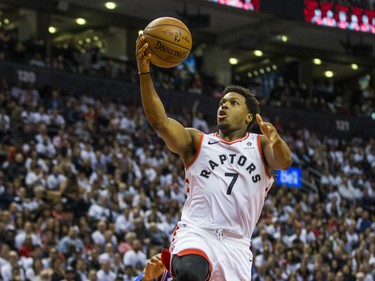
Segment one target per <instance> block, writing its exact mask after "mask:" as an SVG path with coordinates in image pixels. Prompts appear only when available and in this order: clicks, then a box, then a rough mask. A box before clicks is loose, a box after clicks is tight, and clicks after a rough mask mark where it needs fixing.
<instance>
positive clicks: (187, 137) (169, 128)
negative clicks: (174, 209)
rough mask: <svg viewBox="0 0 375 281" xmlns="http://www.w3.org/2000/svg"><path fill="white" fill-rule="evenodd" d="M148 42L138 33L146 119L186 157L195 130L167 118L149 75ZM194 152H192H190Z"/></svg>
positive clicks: (138, 58)
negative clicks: (146, 52)
mask: <svg viewBox="0 0 375 281" xmlns="http://www.w3.org/2000/svg"><path fill="white" fill-rule="evenodd" d="M147 48H148V44H147V43H145V38H144V36H142V35H140V36H138V38H137V41H136V59H137V66H138V73H139V78H140V88H141V99H142V105H143V110H144V112H145V115H146V118H147V121H148V122H149V123H150V125H151V126H152V127H153V128H154V129H155V130H156V131H157V132H158V134H159V135H160V137H161V138H163V140H164V142H165V143H166V145H167V147H168V148H169V149H170V150H171V151H173V152H175V153H177V154H179V155H180V156H181V157H183V159H186V154H188V152H190V151H189V150H191V149H192V148H195V147H196V145H195V143H196V142H197V141H196V139H197V137H196V135H197V134H198V132H197V131H195V130H191V129H185V128H184V127H183V126H182V125H181V124H180V123H179V122H177V121H176V120H174V119H172V118H168V116H167V114H166V112H165V109H164V105H163V103H162V102H161V100H160V98H159V96H158V94H157V92H156V90H155V87H154V84H153V82H152V78H151V75H150V58H151V54H147V55H146V54H145V51H146V49H147ZM192 153H194V152H192Z"/></svg>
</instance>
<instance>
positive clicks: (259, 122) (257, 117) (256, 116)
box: [255, 113, 263, 125]
mask: <svg viewBox="0 0 375 281" xmlns="http://www.w3.org/2000/svg"><path fill="white" fill-rule="evenodd" d="M255 118H256V119H257V122H258V124H259V125H261V123H263V119H262V117H260V114H259V113H257V114H256V115H255Z"/></svg>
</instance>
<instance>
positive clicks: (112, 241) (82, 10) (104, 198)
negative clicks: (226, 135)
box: [0, 0, 375, 281]
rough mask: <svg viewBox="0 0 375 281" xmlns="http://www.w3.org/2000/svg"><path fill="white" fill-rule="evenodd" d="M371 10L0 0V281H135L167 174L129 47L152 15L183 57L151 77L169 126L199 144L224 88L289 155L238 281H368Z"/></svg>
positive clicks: (180, 175) (173, 185)
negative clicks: (165, 25) (246, 97)
mask: <svg viewBox="0 0 375 281" xmlns="http://www.w3.org/2000/svg"><path fill="white" fill-rule="evenodd" d="M374 9H375V2H374V1H373V0H343V1H333V0H332V1H318V0H316V1H315V0H305V1H303V0H298V1H297V0H288V1H287V0H278V1H276V0H274V1H272V0H243V1H231V0H227V1H225V0H216V1H214V0H210V1H208V0H189V1H187V0H186V1H173V0H142V1H140V0H139V1H138V0H127V1H126V0H114V2H107V3H106V2H105V1H102V0H61V1H55V0H0V78H1V80H0V104H1V107H0V280H5V281H10V280H30V281H34V280H38V281H41V280H46V281H47V280H52V281H55V280H76V281H86V280H99V281H105V280H110V281H112V280H134V278H135V277H136V276H137V275H138V274H139V273H140V272H142V271H143V268H144V266H145V264H146V262H147V259H149V258H150V257H152V256H153V255H155V254H156V253H158V252H160V251H161V249H162V248H166V247H168V246H169V244H170V239H171V234H172V232H173V229H174V227H175V226H176V222H177V221H178V220H179V218H180V215H181V207H182V204H183V202H184V200H185V179H184V167H183V165H182V162H181V161H180V160H179V158H178V157H177V156H176V155H174V154H172V153H170V152H169V151H168V150H167V148H166V147H165V145H164V143H163V142H162V140H161V139H160V138H159V137H158V136H157V135H156V133H155V132H154V131H153V130H152V129H151V128H150V127H149V125H148V123H147V121H146V119H145V116H144V114H143V110H142V107H141V103H140V94H139V78H138V75H137V66H136V62H135V41H136V38H137V36H138V33H139V32H140V31H141V30H142V29H143V28H144V27H145V26H146V25H147V24H148V23H149V22H150V21H152V20H153V19H155V18H157V17H162V16H163V17H164V16H169V17H176V18H178V19H180V20H181V21H183V22H184V23H185V24H186V25H187V26H188V27H189V29H190V31H191V33H192V36H193V49H192V52H191V54H190V56H189V57H188V59H187V60H186V61H185V62H184V63H183V64H181V65H179V66H177V67H175V68H170V69H163V68H157V67H152V69H151V72H152V75H153V78H154V81H155V87H156V88H157V90H158V93H159V94H160V97H161V99H162V100H163V102H164V104H165V105H166V107H167V111H168V113H169V114H170V115H171V116H173V117H174V118H176V119H177V120H179V121H180V122H181V123H183V124H184V125H185V126H191V127H195V128H198V129H200V130H202V131H205V132H208V131H215V130H216V127H215V122H216V117H215V116H216V110H217V106H218V102H219V99H220V98H221V97H222V90H223V89H224V87H225V86H226V85H230V84H239V85H242V86H244V87H246V88H249V89H250V90H251V91H252V92H253V93H254V94H256V96H257V98H258V99H259V101H260V103H261V113H262V117H263V118H264V119H265V120H267V121H270V122H272V123H273V124H274V126H275V127H276V128H277V130H278V132H279V133H280V135H282V137H283V139H284V140H286V142H287V143H288V145H289V147H290V148H291V151H292V158H293V165H292V167H291V168H290V169H289V170H286V171H282V172H277V173H275V174H274V177H275V179H276V180H275V183H274V186H273V188H272V189H271V190H270V192H269V193H268V196H267V198H266V200H265V206H264V209H263V212H262V215H261V217H260V219H259V221H258V224H257V227H256V230H255V232H254V234H253V237H252V246H251V250H252V252H253V254H254V263H253V264H254V266H253V275H252V276H253V277H252V280H255V281H263V280H298V281H310V280H318V281H321V280H327V281H328V280H329V281H335V280H344V281H352V280H358V281H360V280H364V281H374V280H375V216H374V215H375V177H374V170H375V138H374V137H375V103H374V102H375V92H374V86H375V13H374ZM255 130H256V131H257V132H259V128H255ZM245 207H246V206H244V208H245ZM228 281H236V280H228Z"/></svg>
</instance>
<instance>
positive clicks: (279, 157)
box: [256, 114, 292, 170]
mask: <svg viewBox="0 0 375 281" xmlns="http://www.w3.org/2000/svg"><path fill="white" fill-rule="evenodd" d="M256 120H257V122H258V124H259V127H260V130H261V131H262V133H263V136H262V137H261V145H262V149H263V152H264V156H265V158H266V161H267V164H268V166H269V167H270V168H271V169H273V170H286V169H288V168H289V167H290V165H292V156H291V153H290V149H289V147H288V145H287V144H286V143H285V141H284V140H283V139H282V138H281V137H280V136H279V134H278V133H277V131H276V128H275V127H274V126H273V125H272V124H271V123H269V122H264V121H263V119H262V117H261V116H260V115H259V114H257V115H256Z"/></svg>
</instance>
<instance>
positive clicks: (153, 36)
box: [144, 33, 190, 52]
mask: <svg viewBox="0 0 375 281" xmlns="http://www.w3.org/2000/svg"><path fill="white" fill-rule="evenodd" d="M144 35H145V36H146V42H147V36H148V37H152V38H155V39H158V40H160V41H163V42H166V43H169V44H172V45H174V46H176V47H179V48H181V49H184V50H186V51H188V52H190V49H188V48H185V47H184V46H180V45H177V44H175V43H173V42H169V41H167V40H165V39H163V38H160V37H158V36H155V35H150V34H147V33H144ZM150 49H151V48H150Z"/></svg>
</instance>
